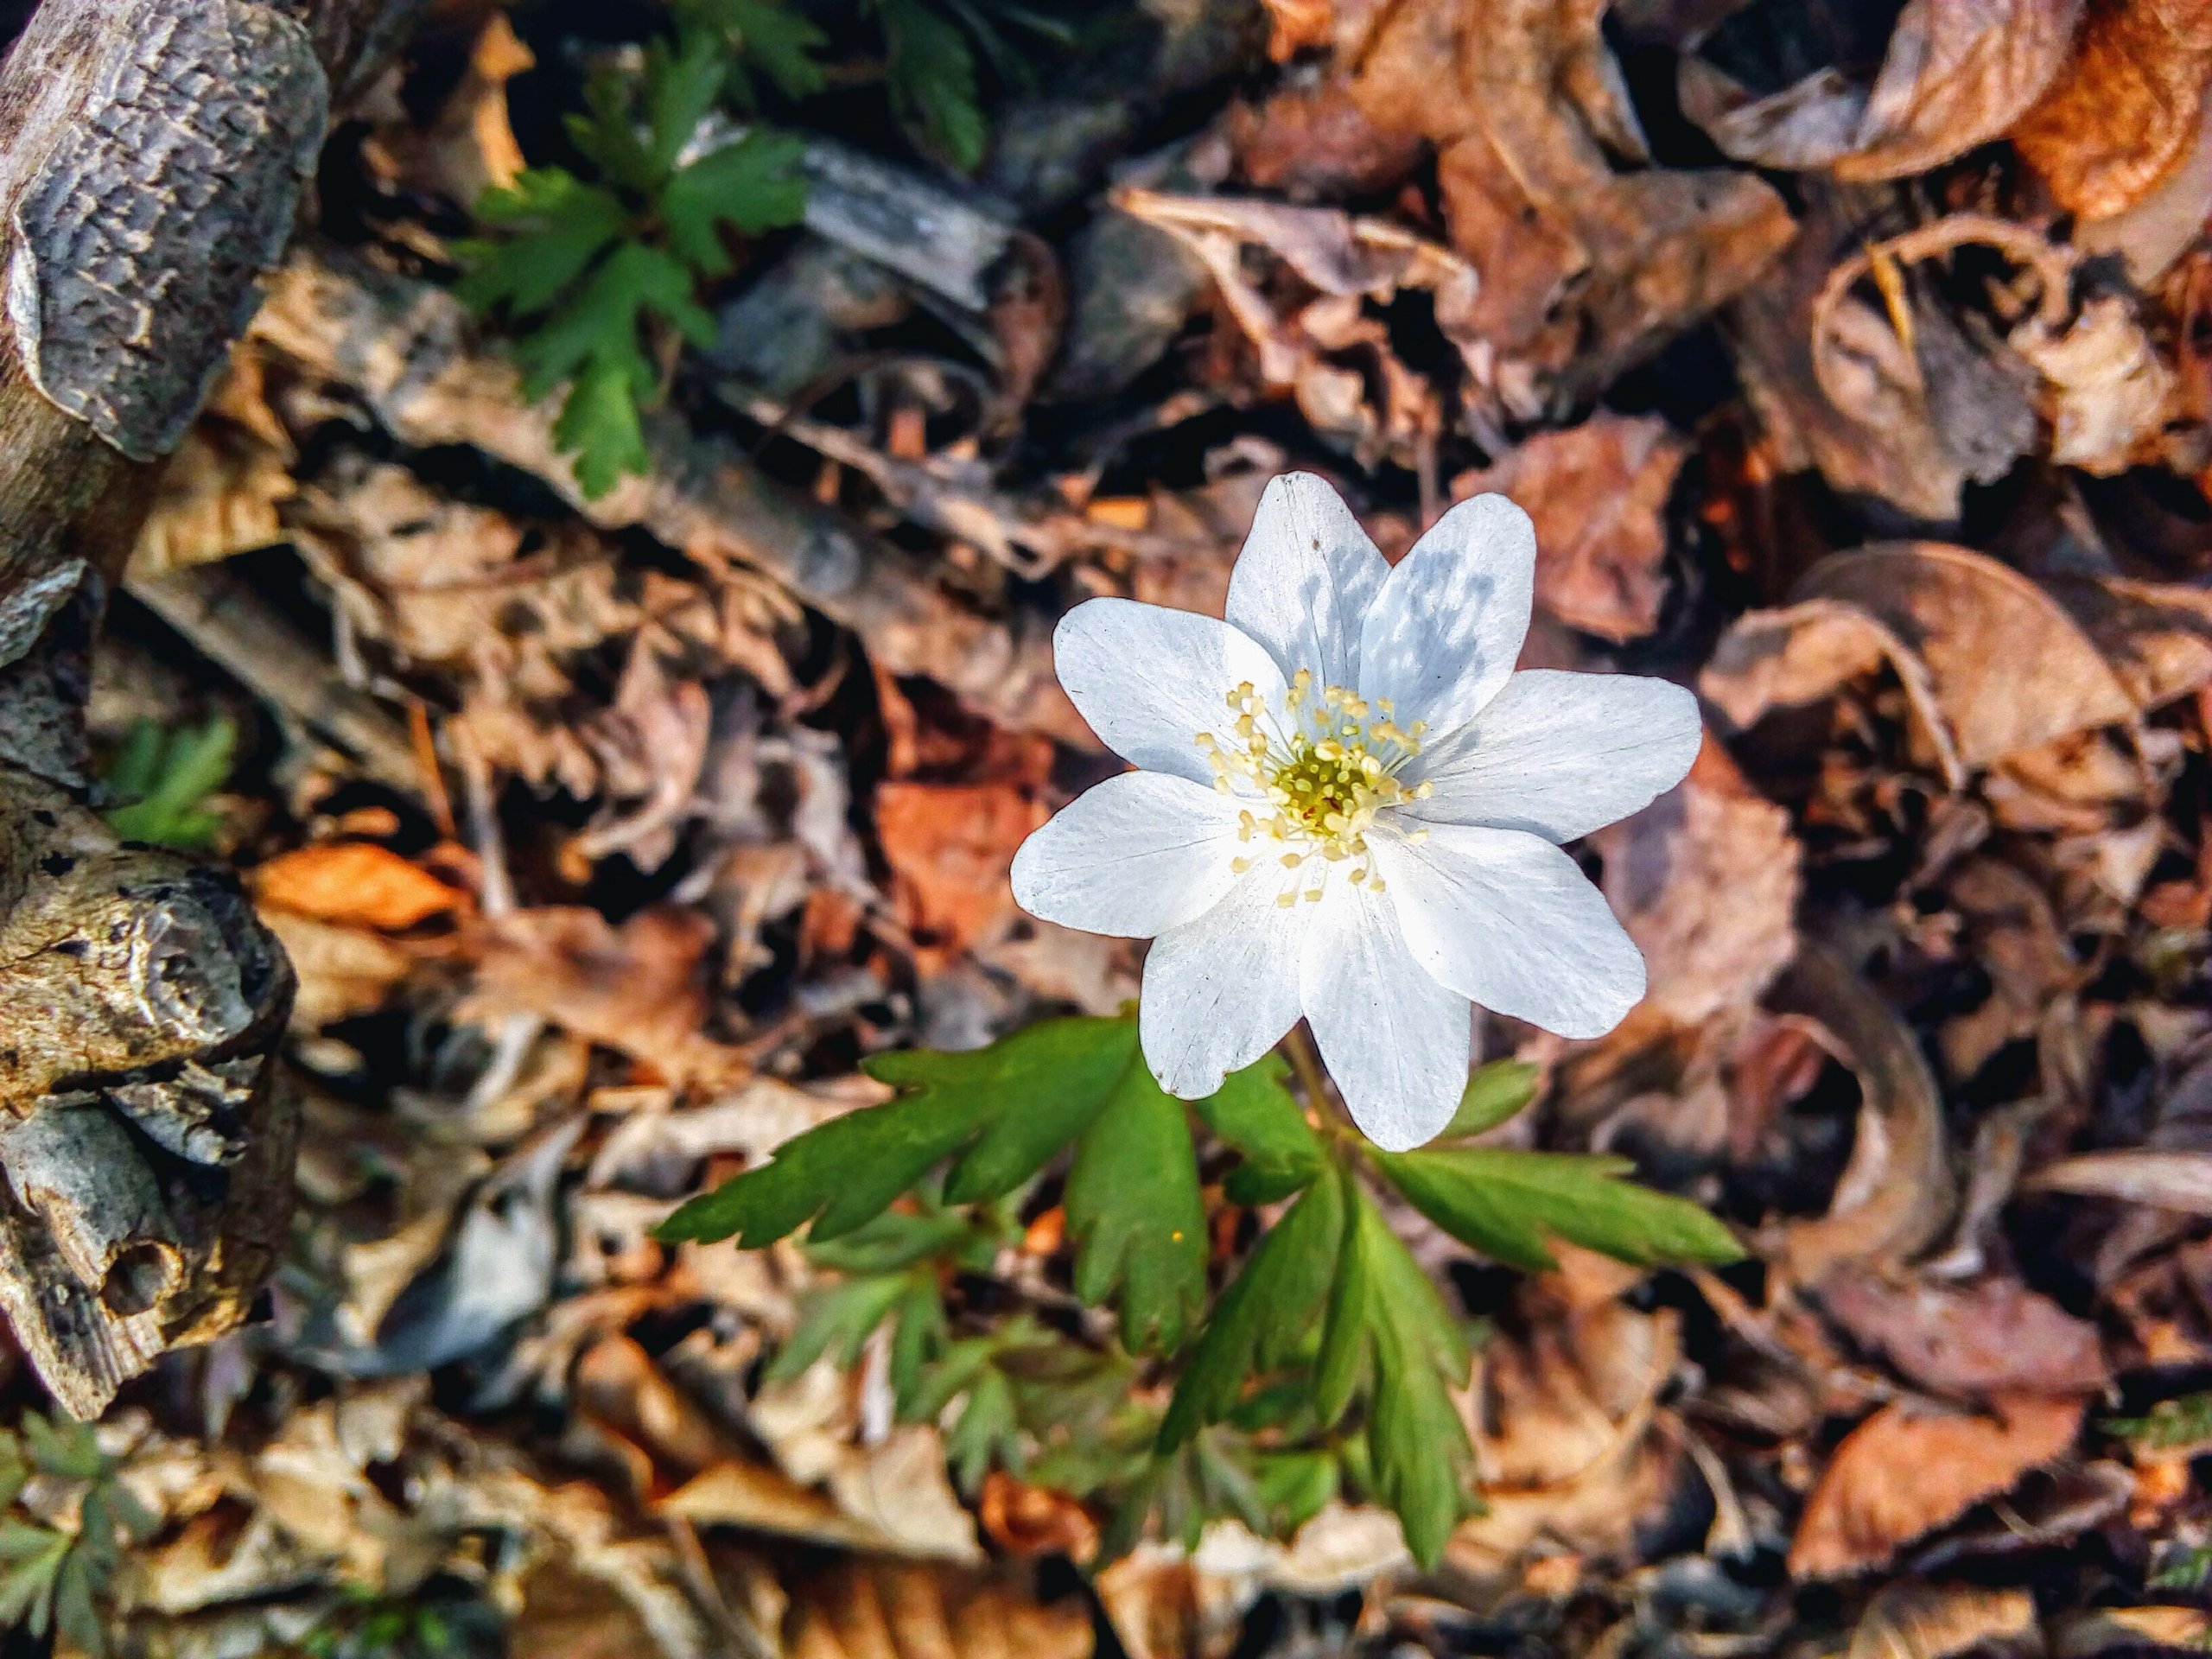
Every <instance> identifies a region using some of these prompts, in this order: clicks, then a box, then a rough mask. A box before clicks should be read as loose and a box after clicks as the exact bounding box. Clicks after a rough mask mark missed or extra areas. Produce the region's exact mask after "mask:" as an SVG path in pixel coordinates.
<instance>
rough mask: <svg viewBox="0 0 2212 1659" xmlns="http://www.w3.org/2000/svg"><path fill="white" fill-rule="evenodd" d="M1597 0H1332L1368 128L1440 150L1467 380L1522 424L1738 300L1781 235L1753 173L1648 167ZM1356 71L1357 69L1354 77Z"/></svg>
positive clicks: (1774, 205) (1773, 198) (1771, 195)
mask: <svg viewBox="0 0 2212 1659" xmlns="http://www.w3.org/2000/svg"><path fill="white" fill-rule="evenodd" d="M1604 10H1605V8H1604V7H1603V6H1601V5H1597V4H1592V3H1590V0H1414V3H1407V4H1401V5H1396V6H1388V7H1385V6H1376V5H1373V4H1362V5H1358V6H1340V7H1338V14H1337V16H1336V17H1335V19H1334V22H1333V27H1332V34H1333V37H1334V41H1335V44H1336V48H1337V56H1338V64H1339V65H1340V66H1342V67H1344V68H1345V69H1346V70H1347V72H1348V73H1351V86H1352V93H1353V96H1354V97H1355V98H1356V99H1357V100H1358V101H1359V103H1360V105H1361V106H1362V107H1363V109H1365V111H1367V114H1368V116H1369V118H1370V120H1372V121H1373V122H1374V123H1375V124H1376V125H1377V126H1378V127H1382V128H1384V129H1386V130H1402V131H1408V132H1412V133H1414V134H1416V135H1418V136H1419V137H1423V138H1425V139H1427V141H1428V142H1429V143H1433V145H1434V146H1435V147H1436V149H1437V178H1438V184H1439V187H1440V191H1441V194H1442V195H1443V199H1444V207H1445V213H1446V220H1447V222H1448V223H1449V225H1450V226H1451V232H1452V245H1453V246H1455V247H1456V248H1457V249H1458V250H1459V252H1461V253H1462V254H1464V255H1465V256H1466V257H1467V258H1468V259H1469V260H1470V261H1471V263H1472V264H1473V265H1474V267H1475V269H1476V270H1478V271H1479V272H1480V273H1481V277H1482V289H1481V292H1480V293H1479V294H1478V296H1476V299H1475V302H1474V304H1473V307H1472V308H1471V311H1470V314H1469V316H1468V318H1467V329H1468V338H1469V339H1470V340H1471V341H1473V342H1477V343H1478V346H1479V343H1482V342H1487V344H1488V345H1489V346H1490V348H1491V353H1494V355H1489V354H1485V353H1484V352H1483V351H1481V350H1480V349H1477V350H1476V351H1475V352H1474V353H1473V354H1472V355H1471V359H1470V366H1471V368H1472V369H1473V371H1474V372H1475V378H1476V380H1477V383H1478V385H1480V386H1482V387H1483V388H1484V390H1485V391H1487V392H1488V393H1489V394H1490V395H1491V397H1493V398H1494V399H1496V400H1497V402H1498V403H1499V404H1501V405H1502V406H1503V409H1504V410H1506V411H1508V412H1510V413H1511V414H1513V415H1514V416H1517V417H1519V418H1522V419H1534V418H1538V417H1540V416H1542V415H1544V414H1545V413H1546V412H1547V411H1548V410H1554V409H1555V408H1556V407H1558V406H1559V405H1561V404H1567V403H1570V402H1572V401H1573V399H1574V398H1575V397H1577V396H1579V395H1580V394H1581V393H1584V392H1594V391H1596V390H1597V389H1598V388H1599V387H1600V386H1602V385H1605V384H1606V383H1607V382H1608V381H1610V380H1611V378H1613V377H1614V375H1616V374H1617V373H1618V372H1619V371H1620V370H1621V369H1623V368H1624V367H1625V366H1627V365H1629V364H1630V363H1632V362H1634V361H1636V360H1637V359H1638V358H1640V357H1642V356H1643V355H1644V354H1646V353H1649V351H1651V350H1652V349H1653V348H1654V347H1656V346H1657V345H1658V344H1660V343H1661V342H1662V341H1663V340H1665V339H1666V338H1667V337H1668V336H1669V334H1673V333H1674V332H1675V331H1676V330H1678V329H1680V328H1681V327H1686V326H1688V324H1689V323H1691V322H1693V321H1695V320H1696V319H1697V318H1698V317H1700V316H1701V315H1704V314H1705V313H1707V311H1709V310H1711V309H1712V308H1713V307H1715V306H1717V305H1719V304H1720V303H1722V302H1724V301H1726V299H1727V298H1728V297H1729V296H1732V295H1733V294H1736V293H1738V292H1739V291H1740V290H1741V289H1743V288H1744V287H1745V285H1746V284H1747V283H1750V282H1751V280H1752V279H1753V278H1754V277H1756V276H1757V275H1758V272H1759V270H1761V269H1762V268H1763V267H1764V266H1765V264H1767V263H1768V262H1769V261H1770V259H1772V258H1773V257H1774V256H1775V255H1776V254H1777V253H1778V252H1779V251H1781V250H1782V248H1783V245H1785V244H1787V243H1788V241H1789V238H1790V233H1791V230H1792V226H1791V224H1790V220H1789V212H1788V210H1787V209H1786V208H1785V207H1783V202H1782V200H1781V198H1780V197H1779V196H1778V195H1777V194H1775V192H1774V191H1773V190H1772V189H1770V188H1769V187H1768V186H1767V185H1766V184H1764V182H1762V181H1760V180H1758V179H1757V178H1755V177H1753V176H1752V175H1750V174H1748V173H1742V172H1734V171H1721V170H1713V171H1703V172H1692V171H1677V170H1672V169H1666V168H1653V167H1651V166H1650V164H1649V163H1650V159H1651V158H1650V155H1649V149H1648V147H1647V146H1646V144H1645V143H1644V140H1643V134H1642V132H1641V130H1639V129H1638V127H1637V121H1636V117H1635V115H1634V113H1633V111H1632V110H1631V108H1630V103H1629V100H1628V98H1627V96H1626V92H1625V86H1624V80H1623V79H1622V75H1621V71H1620V66H1619V65H1618V63H1617V62H1616V61H1615V60H1614V59H1613V56H1612V53H1611V48H1610V47H1609V46H1608V45H1607V44H1606V42H1605V38H1604V36H1603V35H1602V34H1601V33H1600V29H1599V22H1600V18H1601V16H1602V15H1603V12H1604ZM1354 64H1357V69H1356V70H1352V69H1351V66H1352V65H1354Z"/></svg>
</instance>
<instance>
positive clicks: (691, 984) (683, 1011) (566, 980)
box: [466, 906, 741, 1081]
mask: <svg viewBox="0 0 2212 1659" xmlns="http://www.w3.org/2000/svg"><path fill="white" fill-rule="evenodd" d="M714 937H715V925H714V924H713V923H712V922H711V921H709V920H708V918H706V917H704V916H702V915H701V914H700V913H699V912H697V911H696V910H682V909H677V908H676V907H674V906H653V907H652V908H650V909H646V910H641V911H639V912H638V913H637V914H636V915H634V916H632V917H631V918H629V919H628V920H627V921H626V922H624V923H623V924H622V925H620V927H617V926H615V925H613V924H612V923H610V922H609V921H608V920H607V918H606V917H604V916H602V915H601V914H600V913H599V912H597V911H595V910H588V909H584V908H582V907H581V906H565V907H564V906H550V907H547V908H543V909H536V910H520V911H516V912H512V914H509V915H505V916H499V917H493V918H487V919H486V920H485V921H484V922H483V924H482V925H481V926H480V929H479V931H477V933H476V934H475V936H474V939H473V941H472V943H473V944H474V949H475V950H476V952H477V960H476V983H475V988H474V991H473V992H472V994H471V995H470V997H469V999H468V1001H467V1005H466V1006H467V1011H468V1012H469V1013H470V1014H473V1015H474V1016H475V1017H480V1018H481V1017H486V1016H489V1015H495V1014H537V1015H538V1016H539V1017H541V1018H543V1019H544V1020H550V1022H551V1023H552V1024H554V1025H556V1026H559V1027H563V1028H564V1029H566V1030H568V1031H570V1032H573V1033H575V1034H576V1035H577V1036H579V1037H582V1038H585V1039H588V1040H590V1041H592V1042H594V1043H601V1044H604V1045H605V1046H607V1047H609V1048H613V1049H619V1050H620V1051H621V1052H624V1053H626V1054H628V1055H630V1056H631V1057H632V1058H634V1059H636V1060H639V1061H640V1062H642V1063H643V1064H644V1065H647V1066H650V1067H652V1068H653V1069H654V1070H655V1071H658V1072H659V1073H660V1074H661V1075H662V1076H663V1077H668V1078H671V1079H673V1080H677V1081H683V1080H687V1079H693V1078H696V1079H699V1080H702V1081H709V1080H714V1079H716V1078H721V1077H728V1075H729V1074H730V1073H731V1072H733V1071H737V1070H739V1069H741V1068H740V1066H739V1065H738V1057H737V1055H736V1054H735V1053H734V1052H732V1051H731V1050H728V1049H726V1048H724V1047H723V1046H721V1044H719V1043H716V1042H715V1041H713V1040H712V1039H709V1038H708V1037H706V1036H704V1035H702V1033H701V1031H700V1027H701V1026H702V1025H703V1024H704V1023H705V1020H706V1017H707V1012H708V1006H709V1005H708V997H707V986H706V970H705V960H704V959H705V955H706V950H707V947H708V946H709V944H712V943H713V942H714Z"/></svg>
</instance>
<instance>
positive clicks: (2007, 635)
mask: <svg viewBox="0 0 2212 1659" xmlns="http://www.w3.org/2000/svg"><path fill="white" fill-rule="evenodd" d="M1798 591H1799V594H1800V595H1801V596H1802V597H1803V598H1807V599H1827V600H1833V601H1841V602H1843V603H1846V604H1850V605H1853V606H1856V607H1858V608H1859V610H1861V611H1862V612H1864V613H1866V614H1867V615H1869V616H1872V617H1873V618H1874V619H1876V620H1878V621H1879V622H1881V623H1882V624H1883V625H1884V626H1886V627H1887V628H1888V629H1889V630H1890V631H1891V632H1892V633H1893V634H1894V635H1896V637H1897V639H1900V640H1902V641H1903V642H1904V644H1905V645H1907V646H1909V647H1910V649H1911V650H1912V651H1913V652H1914V653H1915V654H1916V656H1918V658H1920V660H1921V661H1922V662H1923V664H1926V666H1927V669H1928V678H1929V688H1930V690H1931V691H1932V692H1933V694H1934V696H1935V699H1936V705H1937V707H1938V708H1939V709H1941V710H1942V715H1943V721H1944V724H1945V725H1946V726H1948V728H1949V729H1950V732H1951V734H1952V736H1953V738H1954V739H1955V741H1956V743H1957V747H1958V754H1959V759H1960V761H1961V763H1962V764H1963V765H1965V766H1967V767H1969V768H1975V769H1979V768H1980V767H1983V766H1988V765H1990V764H1991V763H1992V762H1993V761H1995V760H2000V759H2002V758H2003V757H2005V755H2008V754H2011V753H2014V752H2015V751H2018V750H2021V749H2031V748H2035V747H2038V746H2039V745H2042V744H2045V743H2048V742H2050V741H2052V740H2053V739H2055V738H2060V737H2063V736H2065V735H2067V734H2069V733H2072V732H2078V731H2083V730H2087V729H2088V728H2091V727H2096V726H2105V725H2111V724H2115V723H2119V722H2121V721H2126V720H2127V719H2128V718H2129V717H2130V716H2131V715H2133V713H2134V712H2135V705H2134V702H2133V700H2132V699H2131V698H2130V697H2129V696H2128V695H2127V692H2126V688H2125V687H2123V686H2122V685H2121V684H2120V681H2119V678H2118V677H2116V676H2115V675H2114V674H2113V671H2112V667H2111V665H2110V664H2107V662H2106V661H2105V659H2104V655H2103V653H2102V652H2100V651H2098V649H2097V648H2096V646H2095V645H2093V644H2091V643H2090V641H2089V639H2088V637H2087V636H2086V635H2084V634H2083V633H2082V631H2081V629H2080V628H2079V627H2077V626H2075V623H2074V620H2073V619H2072V618H2071V617H2069V615H2067V613H2066V612H2065V611H2064V610H2063V608H2062V607H2060V606H2059V605H2058V604H2057V602H2056V601H2054V600H2053V599H2052V598H2051V597H2050V594H2046V593H2045V592H2044V590H2043V589H2042V588H2038V587H2037V586H2036V584H2035V583H2034V582H2031V581H2029V580H2028V578H2026V577H2025V576H2024V575H2020V573H2019V572H2018V571H2017V570H2014V569H2012V568H2011V567H2010V566H2008V565H2005V564H2000V563H1999V562H1998V561H1996V560H1995V559H1993V558H1990V557H1989V556H1987V555H1986V554H1981V553H1976V552H1974V551H1972V550H1969V549H1967V548H1963V547H1954V546H1951V545H1949V544H1948V543H1942V542H1888V543H1879V544H1877V545H1874V546H1871V547H1865V548H1860V549H1859V550H1856V551H1853V552H1850V553H1842V554H1837V555H1835V556H1832V557H1829V558H1827V559H1823V560H1822V561H1821V563H1819V564H1817V565H1815V567H1814V568H1813V570H1812V572H1811V573H1810V574H1809V575H1808V576H1807V578H1806V580H1805V582H1804V583H1803V584H1802V587H1801V588H1799V590H1798Z"/></svg>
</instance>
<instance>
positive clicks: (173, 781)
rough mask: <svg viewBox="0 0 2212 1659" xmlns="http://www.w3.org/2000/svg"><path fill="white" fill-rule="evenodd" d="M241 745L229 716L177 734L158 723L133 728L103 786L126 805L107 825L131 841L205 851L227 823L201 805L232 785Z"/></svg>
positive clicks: (141, 723) (112, 814) (110, 816)
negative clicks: (234, 761)
mask: <svg viewBox="0 0 2212 1659" xmlns="http://www.w3.org/2000/svg"><path fill="white" fill-rule="evenodd" d="M237 751H238V725H237V722H236V721H232V720H231V719H230V718H229V717H228V716H227V715H216V716H214V717H213V719H211V720H209V721H207V722H206V723H205V724H203V725H199V726H188V727H184V728H180V729H178V730H175V731H170V730H168V729H166V728H163V727H162V723H161V722H160V721H156V720H150V719H142V720H139V721H135V722H133V724H132V725H131V728H130V734H129V735H128V736H127V737H125V738H124V741H123V747H121V748H120V749H118V750H117V751H116V753H115V756H114V758H113V759H112V760H111V761H110V762H109V763H108V767H107V772H106V776H105V780H104V781H105V783H106V785H107V786H108V788H109V789H110V790H111V791H114V793H115V794H116V795H117V796H118V797H120V798H122V800H123V801H124V805H121V806H118V807H116V808H113V809H112V810H110V811H109V813H108V815H107V821H108V823H110V824H111V825H112V826H113V827H114V829H115V832H116V833H117V834H118V835H119V836H122V837H123V838H124V840H126V841H143V842H151V843H152V844H154V845H155V846H158V847H175V848H177V849H181V850H182V851H186V852H200V851H202V850H204V849H207V847H208V846H210V845H211V844H213V841H214V839H215V832H216V831H217V830H218V829H221V828H222V823H223V820H222V818H221V817H220V815H219V814H217V813H214V812H211V811H209V810H207V808H206V807H205V806H203V805H201V804H200V803H201V802H203V801H205V800H206V799H207V797H208V796H210V795H212V794H213V793H214V792H215V791H217V790H219V789H220V788H221V787H222V786H223V785H224V783H225V782H226V780H227V779H229V777H230V775H231V765H232V759H233V757H234V756H235V755H236V753H237Z"/></svg>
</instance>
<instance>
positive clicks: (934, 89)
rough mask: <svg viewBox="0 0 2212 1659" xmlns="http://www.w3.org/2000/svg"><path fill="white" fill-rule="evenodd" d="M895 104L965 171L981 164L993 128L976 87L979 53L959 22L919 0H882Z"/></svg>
mask: <svg viewBox="0 0 2212 1659" xmlns="http://www.w3.org/2000/svg"><path fill="white" fill-rule="evenodd" d="M877 9H878V10H879V11H880V14H881V16H882V18H883V37H884V44H885V46H886V47H887V48H888V56H889V62H888V64H887V71H888V73H889V77H890V83H891V103H892V107H893V109H894V110H895V111H898V113H899V118H900V119H902V120H905V121H908V122H911V123H912V124H914V125H915V126H917V127H918V128H920V130H921V134H922V137H923V140H924V142H925V143H927V144H928V146H929V147H930V148H931V149H933V150H935V151H936V152H937V153H938V155H940V156H943V157H944V159H945V160H946V161H947V162H950V163H951V164H952V165H953V166H954V167H957V168H959V169H960V170H961V171H962V172H963V173H972V172H974V171H975V170H976V168H978V167H980V166H982V162H983V151H984V149H985V148H986V147H987V145H988V143H989V137H990V135H989V133H988V130H987V129H986V128H985V126H984V124H983V110H982V100H981V99H980V97H979V95H978V93H977V92H976V55H975V54H974V53H973V52H971V51H969V48H968V41H967V39H966V37H965V36H964V35H962V34H961V32H960V30H959V29H958V27H957V25H955V24H953V23H952V22H949V21H947V20H946V19H945V18H944V17H941V16H938V14H937V13H936V12H934V11H932V10H930V9H929V8H928V7H926V6H925V5H923V4H921V3H920V0H877Z"/></svg>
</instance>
